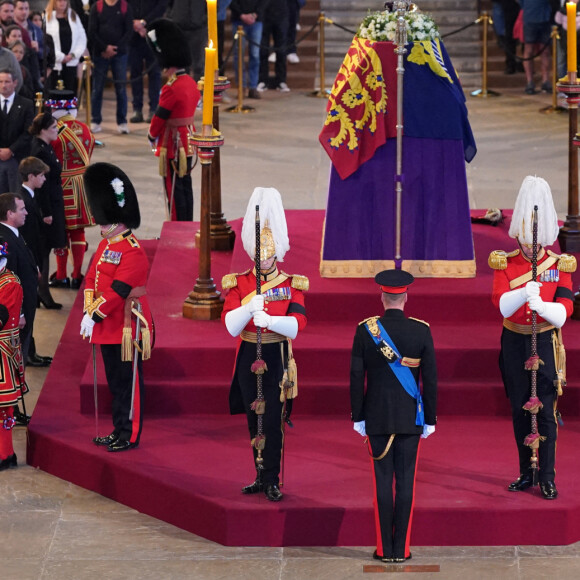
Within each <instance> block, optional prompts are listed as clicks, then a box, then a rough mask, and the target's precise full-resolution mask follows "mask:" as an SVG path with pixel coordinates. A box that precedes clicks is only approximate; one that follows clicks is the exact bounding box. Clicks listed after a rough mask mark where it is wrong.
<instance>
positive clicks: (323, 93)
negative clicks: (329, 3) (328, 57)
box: [309, 12, 330, 99]
mask: <svg viewBox="0 0 580 580" xmlns="http://www.w3.org/2000/svg"><path fill="white" fill-rule="evenodd" d="M318 22H319V24H320V30H319V33H318V57H319V61H320V66H319V68H320V88H319V89H318V90H317V91H313V92H311V93H309V95H310V96H311V97H319V98H324V99H327V98H328V95H330V91H329V90H327V89H325V88H324V83H325V80H324V79H325V74H326V68H325V61H324V52H325V50H326V40H325V37H324V25H325V23H326V22H327V19H326V16H324V12H321V13H320V16H319V17H318Z"/></svg>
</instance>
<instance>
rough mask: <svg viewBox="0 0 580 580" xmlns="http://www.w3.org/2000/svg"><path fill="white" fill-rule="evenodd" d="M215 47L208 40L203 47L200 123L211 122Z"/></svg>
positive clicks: (210, 123)
mask: <svg viewBox="0 0 580 580" xmlns="http://www.w3.org/2000/svg"><path fill="white" fill-rule="evenodd" d="M215 57H216V49H215V48H213V45H212V44H211V41H210V46H208V47H207V48H206V49H205V75H204V77H203V113H202V124H203V125H210V126H211V125H212V124H213V82H214V71H215V62H216V61H215Z"/></svg>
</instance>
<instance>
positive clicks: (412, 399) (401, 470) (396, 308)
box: [350, 270, 437, 562]
mask: <svg viewBox="0 0 580 580" xmlns="http://www.w3.org/2000/svg"><path fill="white" fill-rule="evenodd" d="M413 280H414V278H413V276H412V275H411V274H409V273H408V272H405V271H404V270H385V271H383V272H380V273H379V274H377V275H376V276H375V281H376V282H377V283H378V284H379V285H380V286H381V290H382V304H383V307H384V308H385V313H384V314H383V316H381V317H378V316H373V317H371V318H367V319H366V320H363V321H362V322H361V323H360V324H359V326H358V328H357V330H356V334H355V337H354V342H353V347H352V355H351V367H350V399H351V409H352V420H353V421H354V429H355V431H357V432H358V433H360V434H361V435H363V436H365V435H366V436H368V445H369V453H370V454H371V457H372V458H373V460H374V461H373V471H374V476H375V482H376V484H375V490H376V497H375V498H374V503H375V507H376V508H378V509H375V518H376V529H377V530H378V532H377V549H376V551H375V553H374V554H373V557H374V558H375V559H379V560H382V561H383V562H404V561H405V560H406V559H409V558H410V557H411V553H410V551H409V538H410V535H411V534H410V529H409V528H410V521H411V516H412V510H413V498H414V486H415V468H416V463H417V457H418V450H419V439H420V437H428V436H429V435H430V434H431V433H433V432H434V431H435V423H436V421H437V418H436V414H435V408H436V404H437V368H436V364H435V349H434V346H433V339H432V337H431V331H430V329H429V325H428V324H427V323H426V322H423V321H422V320H417V319H414V318H407V317H406V316H405V314H404V308H405V303H406V302H407V288H408V286H409V285H410V284H411V283H412V282H413ZM365 378H366V389H365ZM419 378H421V381H422V383H423V388H422V393H421V388H420V386H419ZM393 479H394V480H395V481H396V487H395V497H393ZM379 530H380V533H379Z"/></svg>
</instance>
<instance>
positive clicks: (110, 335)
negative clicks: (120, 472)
mask: <svg viewBox="0 0 580 580" xmlns="http://www.w3.org/2000/svg"><path fill="white" fill-rule="evenodd" d="M85 187H86V191H87V195H88V199H89V204H90V207H91V212H92V214H93V216H94V218H95V222H96V223H97V224H99V225H100V226H101V235H102V236H103V237H104V239H103V240H102V241H101V242H100V244H99V246H98V248H97V251H96V252H95V256H94V258H93V261H92V263H91V266H90V268H89V270H88V271H87V275H86V280H85V296H84V297H85V300H84V309H83V310H84V316H83V320H82V323H81V335H82V336H83V338H85V337H90V339H91V342H92V343H93V344H98V345H100V347H101V354H102V356H103V362H104V365H105V373H106V376H107V383H108V385H109V390H110V391H111V395H112V396H113V402H112V411H113V426H114V430H113V432H112V433H111V434H110V435H108V436H106V437H97V438H95V439H94V440H93V442H94V443H95V444H96V445H103V446H107V448H108V450H109V451H125V450H127V449H132V448H134V447H137V445H138V444H139V438H140V436H141V429H142V426H143V401H144V395H145V387H144V383H143V367H142V360H143V359H147V358H149V356H150V354H151V344H152V339H153V336H152V332H153V328H152V318H151V311H150V309H149V304H148V302H147V296H146V292H145V285H146V283H147V275H148V271H149V263H148V260H147V256H146V254H145V251H144V250H143V248H142V247H141V245H140V244H139V241H138V240H137V238H136V237H135V235H134V234H133V232H132V231H131V229H132V228H137V227H139V224H140V221H141V218H140V214H139V204H138V201H137V196H136V193H135V190H134V188H133V185H132V183H131V181H130V180H129V178H128V177H127V176H126V175H125V173H123V172H122V171H121V170H120V169H119V168H118V167H115V166H114V165H110V164H109V163H95V164H93V165H91V166H90V167H89V168H88V169H87V171H86V173H85ZM137 329H138V330H139V332H138V333H137ZM135 356H137V364H136V365H135V366H134V364H133V361H134V357H135ZM134 368H136V377H133V371H134ZM133 384H134V385H135V389H134V392H133ZM132 403H133V405H132ZM131 410H132V411H133V413H132V415H131Z"/></svg>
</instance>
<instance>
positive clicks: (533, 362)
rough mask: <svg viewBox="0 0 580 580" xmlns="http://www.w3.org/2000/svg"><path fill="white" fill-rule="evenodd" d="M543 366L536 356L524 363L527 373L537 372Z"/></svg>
mask: <svg viewBox="0 0 580 580" xmlns="http://www.w3.org/2000/svg"><path fill="white" fill-rule="evenodd" d="M543 364H544V361H543V360H542V359H541V358H540V357H539V356H538V355H537V354H534V355H532V356H531V357H530V358H529V359H528V360H527V361H526V362H525V364H524V368H525V369H526V370H527V371H537V370H538V369H539V368H540V365H543Z"/></svg>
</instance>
